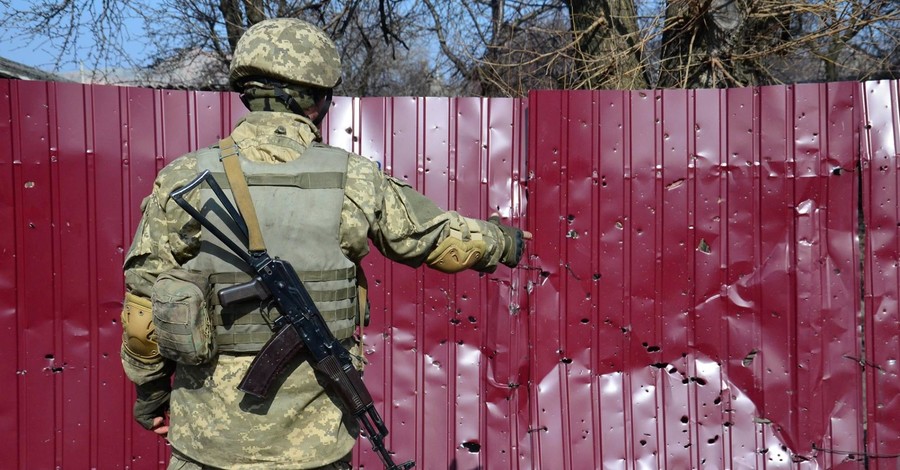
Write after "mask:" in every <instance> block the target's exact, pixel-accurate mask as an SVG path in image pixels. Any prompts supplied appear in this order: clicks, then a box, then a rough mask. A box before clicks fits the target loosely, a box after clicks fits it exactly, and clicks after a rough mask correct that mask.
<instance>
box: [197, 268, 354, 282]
mask: <svg viewBox="0 0 900 470" xmlns="http://www.w3.org/2000/svg"><path fill="white" fill-rule="evenodd" d="M355 275H356V266H351V267H349V268H343V269H329V270H326V271H297V277H299V278H300V280H302V281H303V282H319V281H344V280H347V279H352V278H353V277H354V276H355ZM251 279H253V278H252V277H251V276H250V275H249V274H247V273H240V272H233V273H213V274H210V275H209V282H210V284H242V283H244V282H249V281H250V280H251Z"/></svg>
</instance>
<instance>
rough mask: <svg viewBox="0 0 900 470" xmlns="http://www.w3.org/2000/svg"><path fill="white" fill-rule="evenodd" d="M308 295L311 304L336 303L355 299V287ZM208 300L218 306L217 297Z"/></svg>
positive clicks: (313, 292)
mask: <svg viewBox="0 0 900 470" xmlns="http://www.w3.org/2000/svg"><path fill="white" fill-rule="evenodd" d="M308 293H309V298H311V299H312V300H313V302H337V301H339V300H346V299H355V298H356V296H357V289H356V286H349V287H344V288H341V289H335V290H327V291H317V290H310V291H308ZM209 300H210V302H209V303H210V304H212V305H220V303H219V296H218V295H213V296H211V297H210V299H209Z"/></svg>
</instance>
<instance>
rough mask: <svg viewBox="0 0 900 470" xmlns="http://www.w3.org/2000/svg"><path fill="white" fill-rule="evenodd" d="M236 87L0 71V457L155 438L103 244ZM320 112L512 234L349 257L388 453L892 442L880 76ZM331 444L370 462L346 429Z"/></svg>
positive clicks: (887, 200) (667, 456)
mask: <svg viewBox="0 0 900 470" xmlns="http://www.w3.org/2000/svg"><path fill="white" fill-rule="evenodd" d="M243 112H244V111H243V108H242V107H241V105H240V104H239V102H238V101H237V100H236V99H235V97H234V96H233V95H230V94H217V93H200V92H184V91H158V90H146V89H137V88H117V87H107V86H81V85H73V84H57V83H44V82H21V81H4V80H0V222H2V223H3V224H4V227H8V228H4V229H3V230H2V231H0V331H6V332H7V333H6V335H5V337H6V341H3V342H2V343H0V357H2V358H3V359H2V360H0V374H2V375H3V376H5V377H7V379H8V380H7V383H8V384H10V385H11V386H10V388H9V389H7V391H6V393H5V394H4V396H5V399H4V400H0V435H2V436H3V439H2V440H0V455H3V456H5V461H6V464H5V465H6V466H7V467H9V468H54V467H59V468H100V469H106V468H137V469H143V468H159V467H161V466H162V465H163V462H164V461H165V459H166V455H167V449H166V447H165V443H164V442H163V441H160V440H157V439H156V438H154V437H153V436H152V435H151V434H150V433H147V432H146V431H143V430H142V429H140V428H139V427H137V426H136V425H135V424H133V423H132V421H131V418H130V406H131V403H132V400H133V392H132V390H131V388H130V387H129V386H128V384H127V382H126V380H125V379H124V378H123V375H122V372H121V368H120V365H119V358H118V348H119V344H120V335H121V327H120V325H119V323H118V317H119V311H120V308H121V298H122V275H121V263H122V257H123V254H124V250H125V249H126V248H127V246H128V245H129V243H130V241H131V236H132V233H133V230H134V228H135V225H136V223H137V218H138V216H139V214H138V209H137V208H138V205H139V203H140V200H141V198H142V197H143V196H144V195H145V194H146V193H148V192H149V189H150V187H151V184H152V180H153V176H154V175H155V173H156V172H157V171H158V170H159V169H160V168H161V167H162V166H163V165H164V164H165V163H166V162H168V161H170V160H171V159H172V158H175V157H177V156H178V155H180V154H182V153H184V152H186V151H188V150H191V149H194V148H197V147H198V146H204V145H207V144H209V143H212V142H214V141H215V140H216V139H218V138H219V137H220V136H222V135H223V134H226V133H227V132H228V130H229V129H230V128H231V126H232V125H233V123H234V122H235V121H236V120H237V119H238V118H239V117H240V116H241V115H242V114H243ZM325 127H326V130H325V134H326V140H327V141H328V142H329V143H331V144H333V145H338V146H341V147H344V148H347V149H349V150H352V151H355V152H358V153H361V154H363V155H366V156H369V157H370V158H373V159H375V160H377V161H379V162H381V164H382V165H383V168H384V169H385V171H386V172H389V173H391V174H393V175H394V176H396V177H400V178H403V179H406V180H408V181H409V182H410V183H411V184H413V185H414V186H415V187H416V188H418V189H419V190H420V191H422V192H424V193H425V194H426V195H428V196H429V197H431V198H432V199H434V200H435V201H436V202H438V204H439V205H441V206H442V207H445V208H448V209H456V210H459V211H460V212H462V213H464V214H467V215H471V216H481V217H485V216H487V215H488V214H489V212H490V211H492V210H499V211H500V212H501V213H503V214H504V215H505V216H508V217H509V218H510V220H511V221H512V222H513V223H515V224H517V225H519V226H522V227H525V228H527V229H529V230H531V231H532V232H533V233H534V235H535V238H534V240H533V241H532V242H530V243H529V247H528V251H527V256H528V258H527V260H526V262H525V263H524V266H523V267H522V268H519V269H515V270H509V269H506V268H501V269H499V270H498V271H497V272H496V273H494V274H492V275H483V276H479V275H478V274H476V273H468V274H460V275H456V276H448V275H444V274H441V273H437V272H432V271H428V270H423V269H419V270H413V269H410V268H406V267H403V266H398V265H393V264H389V263H385V262H384V261H383V260H382V259H381V258H380V256H379V255H377V254H374V255H371V256H370V257H369V258H368V259H367V261H368V262H367V264H366V266H365V268H366V271H367V274H368V277H369V279H370V283H371V284H372V286H373V289H372V291H371V294H372V302H373V324H372V325H371V326H370V327H369V328H368V329H367V330H366V342H367V345H368V348H367V350H368V353H369V359H370V362H371V363H372V365H371V366H370V367H369V368H368V369H367V370H366V377H365V378H366V382H367V383H368V384H369V386H370V387H371V388H372V391H373V395H374V396H375V398H376V400H377V401H378V405H379V409H380V410H381V412H382V415H383V416H384V417H385V418H386V420H387V424H388V426H389V428H390V429H391V435H390V436H389V441H390V442H389V447H390V448H392V449H393V450H395V451H396V452H397V454H398V457H399V458H401V459H407V458H414V459H415V460H416V462H417V468H423V469H432V468H452V469H475V468H487V469H504V468H508V469H531V468H543V469H561V468H566V469H586V468H625V469H632V468H635V469H637V468H671V469H682V468H757V469H763V468H766V469H768V468H804V469H805V468H878V469H881V468H892V469H893V468H897V464H898V455H900V437H898V436H900V378H898V376H897V374H898V364H897V361H898V359H900V358H898V355H900V327H898V325H900V313H898V306H897V299H898V296H900V292H898V290H900V285H898V282H900V273H898V259H900V253H898V252H900V244H898V230H900V213H898V203H897V200H898V198H900V194H898V191H900V180H898V175H897V172H898V169H900V166H898V163H897V162H898V150H897V149H898V148H900V104H898V83H897V82H871V83H865V84H858V83H837V84H822V85H797V86H785V87H764V88H747V89H732V90H697V91H684V90H666V91H645V92H641V91H636V92H615V91H600V92H596V91H595V92H591V91H571V92H549V91H548V92H534V93H532V95H531V96H530V97H529V98H528V99H527V100H524V99H523V100H518V99H482V98H457V99H444V98H364V99H349V98H341V99H338V100H336V106H335V108H334V109H333V110H332V112H331V113H330V114H329V118H328V120H327V122H326V126H325ZM863 227H864V228H865V231H864V233H865V237H864V238H863V239H862V240H860V239H859V236H858V234H859V233H860V229H861V228H863ZM12 384H15V386H14V387H13V386H12ZM356 461H357V462H360V463H362V464H365V465H366V466H367V467H373V466H374V467H377V466H378V464H377V459H376V458H375V457H374V455H372V453H371V451H370V450H369V447H368V444H367V443H365V442H363V443H361V445H360V446H358V448H357V454H356Z"/></svg>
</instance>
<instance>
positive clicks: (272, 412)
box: [169, 342, 358, 470]
mask: <svg viewBox="0 0 900 470" xmlns="http://www.w3.org/2000/svg"><path fill="white" fill-rule="evenodd" d="M345 347H347V348H348V349H350V352H351V354H355V353H357V352H358V350H357V348H356V346H355V345H354V344H352V343H350V342H346V343H345ZM252 360H253V356H251V355H242V356H234V355H228V354H221V355H219V357H218V359H217V360H216V361H215V362H214V363H212V364H209V365H205V366H182V365H179V366H178V369H177V371H176V373H175V382H174V384H173V390H172V402H171V409H170V420H171V427H170V428H169V441H170V442H171V444H172V446H173V447H174V448H175V449H178V451H179V452H180V453H182V454H184V455H186V456H188V457H189V458H191V459H192V460H196V461H198V462H200V463H203V464H205V465H210V466H213V467H218V468H233V469H258V468H266V469H273V470H277V469H289V468H290V469H296V468H316V467H320V466H323V465H326V464H329V463H331V462H334V461H336V460H338V459H340V458H342V457H343V456H345V455H346V454H347V453H348V452H350V450H351V449H352V448H353V445H354V444H355V442H356V435H357V433H358V429H357V427H356V423H355V422H354V421H353V420H352V419H347V420H343V419H342V416H343V411H342V409H341V408H340V407H338V406H337V405H336V403H339V399H338V398H337V397H336V396H331V394H330V393H331V392H330V391H327V390H326V389H324V388H323V387H322V385H320V382H319V381H320V380H323V382H322V383H324V380H327V379H326V378H321V377H317V376H316V373H315V371H314V370H313V368H312V367H311V366H310V363H309V361H308V360H307V358H306V357H305V356H304V355H300V356H298V357H297V358H296V359H295V360H294V361H293V362H292V363H291V364H290V365H289V366H288V368H287V370H288V371H291V372H290V375H289V376H287V377H286V380H284V382H283V383H276V386H277V393H275V394H272V396H271V397H269V398H267V399H258V398H255V397H252V396H248V395H245V394H244V393H242V392H240V391H239V390H238V389H237V387H238V384H240V381H241V379H243V377H244V373H245V372H246V371H247V368H248V367H249V366H250V362H251V361H252ZM347 425H349V427H348V426H347Z"/></svg>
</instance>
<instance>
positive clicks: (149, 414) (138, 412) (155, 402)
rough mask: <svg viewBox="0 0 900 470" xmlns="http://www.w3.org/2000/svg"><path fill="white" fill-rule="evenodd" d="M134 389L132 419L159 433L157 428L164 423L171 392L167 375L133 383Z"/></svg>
mask: <svg viewBox="0 0 900 470" xmlns="http://www.w3.org/2000/svg"><path fill="white" fill-rule="evenodd" d="M135 390H136V391H137V400H135V402H134V420H135V421H137V422H138V424H140V425H141V426H143V427H144V429H147V430H150V431H155V432H157V434H161V433H160V432H159V431H158V429H159V428H160V427H161V426H163V424H164V423H165V418H166V412H167V411H169V395H170V394H171V392H172V386H171V384H170V383H169V379H168V377H166V378H161V379H156V380H153V381H150V382H147V383H145V384H142V385H135ZM166 428H168V426H166ZM166 431H168V429H166Z"/></svg>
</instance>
